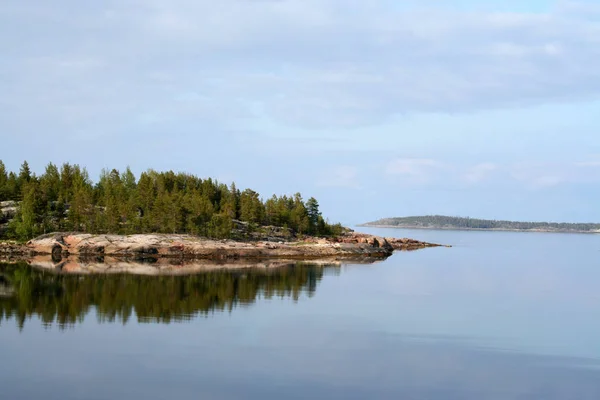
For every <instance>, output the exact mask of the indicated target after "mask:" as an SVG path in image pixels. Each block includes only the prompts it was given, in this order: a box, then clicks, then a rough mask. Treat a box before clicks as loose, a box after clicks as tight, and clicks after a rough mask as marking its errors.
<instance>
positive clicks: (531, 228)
mask: <svg viewBox="0 0 600 400" xmlns="http://www.w3.org/2000/svg"><path fill="white" fill-rule="evenodd" d="M360 226H367V227H368V226H371V227H381V228H410V229H448V230H482V231H517V232H563V233H600V224H593V223H565V222H518V221H501V220H489V219H477V218H468V217H448V216H445V215H426V216H416V217H397V218H383V219H380V220H377V221H373V222H367V223H365V224H361V225H360Z"/></svg>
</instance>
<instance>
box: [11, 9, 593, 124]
mask: <svg viewBox="0 0 600 400" xmlns="http://www.w3.org/2000/svg"><path fill="white" fill-rule="evenodd" d="M409 4H410V3H409V2H406V3H402V2H400V3H399V4H397V5H396V6H392V5H391V3H390V2H384V1H373V2H364V1H358V0H350V1H349V0H280V1H275V0H271V1H267V0H262V1H241V0H222V1H219V2H214V1H213V2H211V1H205V0H204V1H203V0H173V1H169V2H164V1H158V0H143V1H142V0H122V1H116V0H109V1H106V2H97V3H89V2H80V1H75V0H61V1H58V2H52V3H49V2H47V1H42V0H32V1H27V2H17V1H9V3H8V5H3V7H2V9H1V10H0V45H1V46H2V48H3V49H4V50H3V59H4V60H5V62H2V63H0V75H1V76H2V77H3V79H2V80H0V90H1V91H2V93H4V95H5V100H4V101H2V103H1V105H2V107H1V108H0V121H4V122H3V123H2V125H0V128H2V129H5V130H6V129H8V130H10V131H15V132H27V131H35V130H37V129H38V128H39V127H41V126H43V127H44V128H45V129H47V130H53V131H56V132H61V131H62V132H65V131H66V132H75V133H76V134H77V135H85V134H86V133H88V132H92V133H93V132H95V131H98V132H105V133H106V134H107V135H110V134H111V133H112V134H113V135H120V134H123V133H124V132H127V131H131V130H132V128H139V125H140V124H148V123H149V121H150V122H152V123H158V122H157V121H163V122H165V123H166V124H167V125H173V124H176V123H179V124H180V125H182V126H185V127H186V128H184V129H188V130H191V129H193V128H192V127H193V126H194V127H195V126H202V127H207V128H208V129H211V130H220V129H225V130H227V129H232V128H239V127H240V126H244V125H245V124H247V122H248V121H249V120H255V119H260V118H265V119H269V120H272V121H275V122H276V123H277V124H285V125H288V126H295V127H303V128H323V127H325V128H326V127H354V126H360V125H373V124H378V123H380V122H382V121H384V120H386V119H388V118H390V117H392V116H394V115H398V114H406V113H413V112H470V111H474V110H481V109H494V108H499V107H518V106H523V105H535V104H545V103H551V102H557V101H577V100H582V99H590V98H598V97H599V96H600V70H599V69H598V68H597V65H598V64H599V63H600V51H599V50H598V49H599V48H600V39H599V38H600V18H599V17H598V14H597V13H596V14H593V13H590V12H589V8H590V7H591V6H593V3H591V2H588V3H581V2H578V3H572V2H567V3H565V4H566V6H564V7H563V8H556V9H554V10H553V11H549V12H546V13H539V14H533V13H506V12H504V13H500V12H493V11H475V12H462V11H456V10H452V9H451V8H448V7H447V8H445V9H441V8H438V9H436V8H434V7H429V8H416V7H415V6H411V5H409ZM567 6H569V7H567ZM584 11H585V12H584ZM6 60H8V61H6ZM186 93H195V94H197V95H198V97H197V98H193V96H192V97H186ZM7 98H10V101H9V100H6V99H7ZM182 98H183V99H186V100H185V101H183V100H182ZM140 121H141V122H140Z"/></svg>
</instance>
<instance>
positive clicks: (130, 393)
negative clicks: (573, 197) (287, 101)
mask: <svg viewBox="0 0 600 400" xmlns="http://www.w3.org/2000/svg"><path fill="white" fill-rule="evenodd" d="M359 230H361V231H364V232H368V233H374V234H379V235H385V236H395V237H412V238H415V239H419V240H424V241H430V242H438V243H443V244H450V245H453V246H454V247H453V248H433V249H425V250H419V251H415V252H398V253H396V254H395V255H394V256H392V257H390V258H389V259H387V260H385V261H383V262H379V263H375V264H371V265H352V264H344V265H341V266H339V265H321V266H317V265H310V264H298V265H290V266H286V267H282V268H279V269H264V268H262V269H248V270H243V271H211V272H209V273H206V274H197V275H193V276H189V277H185V276H159V277H153V276H131V275H116V276H109V275H103V276H72V275H71V276H67V275H55V274H53V273H49V272H41V271H38V270H33V269H31V268H30V267H28V266H25V265H10V266H9V265H3V266H1V267H0V272H1V274H0V354H1V360H2V362H0V390H1V392H2V398H3V399H11V400H12V399H32V398H44V399H46V400H51V399H61V400H63V399H116V398H122V399H166V398H173V399H197V398H202V399H269V398H273V399H280V398H281V399H307V398H318V399H321V398H323V399H366V398H373V399H432V400H438V399H439V400H442V399H477V400H480V399H545V400H551V399H569V400H570V399H594V400H597V399H600V236H595V235H577V234H547V233H512V232H469V231H433V230H432V231H428V230H396V229H375V228H359Z"/></svg>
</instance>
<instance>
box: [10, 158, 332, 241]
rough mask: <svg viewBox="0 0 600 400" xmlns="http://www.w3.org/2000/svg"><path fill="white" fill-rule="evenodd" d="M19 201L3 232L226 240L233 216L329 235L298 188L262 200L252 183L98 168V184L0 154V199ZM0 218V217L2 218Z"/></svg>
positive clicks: (69, 170)
mask: <svg viewBox="0 0 600 400" xmlns="http://www.w3.org/2000/svg"><path fill="white" fill-rule="evenodd" d="M2 201H16V202H19V207H18V211H17V214H16V216H15V218H14V219H12V221H11V222H10V224H9V225H8V227H7V229H6V230H5V231H4V233H3V234H2V236H4V237H5V238H17V239H21V240H27V239H30V238H33V237H35V236H37V235H40V234H43V233H47V232H53V231H78V232H87V233H115V234H134V233H188V234H193V235H200V236H206V237H211V238H229V237H230V236H231V232H232V227H233V221H234V220H240V221H243V222H247V223H249V224H251V225H252V226H261V225H273V226H278V227H284V228H289V229H291V230H293V231H294V232H295V233H296V234H299V235H315V236H334V235H338V234H340V233H341V232H342V227H341V225H340V224H335V225H333V224H329V223H328V222H326V221H325V220H324V219H323V217H322V215H321V213H320V211H319V203H318V202H317V200H316V199H314V198H312V197H311V198H310V199H308V200H307V201H306V202H305V201H304V200H303V198H302V195H301V194H300V193H296V194H294V195H293V196H286V195H283V196H276V195H273V196H272V197H271V198H269V199H268V200H266V201H263V200H262V199H261V198H260V195H259V194H258V193H257V192H255V191H254V190H251V189H245V190H243V191H240V190H239V189H238V188H237V187H236V185H235V183H232V184H231V185H230V186H227V185H225V184H223V183H219V182H218V181H216V180H213V179H211V178H208V179H200V178H198V177H196V176H194V175H190V174H186V173H175V172H173V171H167V172H156V171H154V170H148V171H146V172H143V173H142V174H141V175H140V177H139V179H136V177H135V175H134V174H133V173H132V172H131V170H130V169H129V168H127V169H126V170H125V171H123V172H120V171H118V170H116V169H112V170H103V171H102V173H101V174H100V179H99V180H98V182H96V183H94V182H92V180H91V179H90V177H89V175H88V173H87V171H86V169H85V168H81V167H80V166H79V165H71V164H68V163H65V164H63V165H62V166H61V167H60V168H58V167H57V166H56V165H54V164H52V163H50V164H48V165H47V167H46V169H45V171H44V173H43V174H42V175H40V176H36V175H35V174H33V173H32V172H31V170H30V168H29V164H28V163H27V162H24V163H23V164H22V166H21V168H20V171H19V173H18V174H16V173H14V172H12V171H11V172H9V171H7V170H6V168H5V165H4V163H3V162H2V161H1V160H0V202H2ZM0 222H1V221H0Z"/></svg>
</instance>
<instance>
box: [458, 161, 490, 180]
mask: <svg viewBox="0 0 600 400" xmlns="http://www.w3.org/2000/svg"><path fill="white" fill-rule="evenodd" d="M496 170H498V165H496V164H494V163H481V164H477V165H475V166H473V167H471V168H469V169H468V171H467V172H466V173H465V174H464V176H463V179H464V180H465V181H466V182H467V183H470V184H476V183H480V182H482V181H484V180H485V179H486V178H488V177H489V176H490V174H491V173H492V172H494V171H496Z"/></svg>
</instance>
